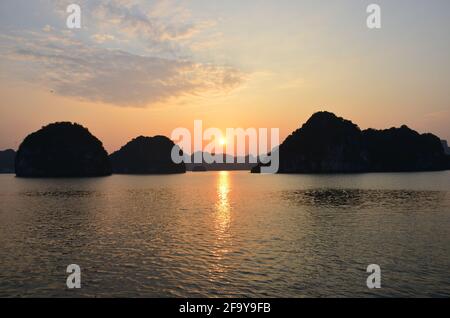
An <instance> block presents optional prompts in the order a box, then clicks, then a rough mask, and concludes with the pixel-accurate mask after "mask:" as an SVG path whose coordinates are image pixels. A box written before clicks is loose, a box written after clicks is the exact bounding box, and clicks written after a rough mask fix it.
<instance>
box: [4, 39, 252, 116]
mask: <svg viewBox="0 0 450 318" xmlns="http://www.w3.org/2000/svg"><path fill="white" fill-rule="evenodd" d="M7 42H10V45H7V46H6V47H7V49H8V50H7V52H5V50H4V48H5V47H4V46H3V48H2V50H1V51H0V54H1V53H3V54H2V55H3V56H4V58H7V59H9V60H10V61H12V62H17V63H19V62H23V63H27V64H28V65H31V66H32V67H33V68H34V72H33V73H32V74H30V73H27V74H22V79H23V80H26V81H30V82H34V83H35V82H40V83H41V84H43V85H45V86H47V87H48V88H49V89H51V90H54V91H55V93H57V94H60V95H63V96H70V97H75V98H78V99H82V100H88V101H96V102H97V101H99V102H105V103H110V104H115V105H119V106H134V107H145V106H150V105H152V104H155V103H157V102H161V101H165V100H168V99H170V98H173V97H180V96H185V95H202V94H217V93H220V94H221V93H227V92H229V91H230V90H232V89H234V88H236V87H237V86H239V85H240V84H241V83H242V81H243V80H244V75H243V74H242V73H241V72H240V71H239V70H237V69H234V68H231V67H226V66H217V65H210V64H202V63H196V62H193V61H189V60H181V59H167V58H160V57H152V56H140V55H136V54H131V53H128V52H125V51H122V50H114V49H107V48H103V47H100V46H92V45H86V44H84V43H82V42H81V41H78V40H76V39H73V38H70V37H67V35H62V34H58V33H51V34H50V35H49V34H48V32H47V33H45V34H42V33H27V34H26V35H25V36H18V35H16V36H9V37H5V36H4V37H2V43H3V44H5V43H7Z"/></svg>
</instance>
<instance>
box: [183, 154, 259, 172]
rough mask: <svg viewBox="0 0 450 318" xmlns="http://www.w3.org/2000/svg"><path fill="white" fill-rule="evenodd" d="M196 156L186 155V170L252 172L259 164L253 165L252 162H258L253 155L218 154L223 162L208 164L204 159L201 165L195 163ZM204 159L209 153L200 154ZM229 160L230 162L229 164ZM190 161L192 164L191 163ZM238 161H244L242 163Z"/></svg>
mask: <svg viewBox="0 0 450 318" xmlns="http://www.w3.org/2000/svg"><path fill="white" fill-rule="evenodd" d="M195 154H196V153H193V154H192V155H190V156H189V155H188V154H185V162H186V170H188V171H222V170H225V171H227V170H230V171H231V170H246V171H250V170H251V169H252V168H253V167H255V166H256V165H257V163H252V162H251V161H254V160H256V158H255V157H254V156H252V155H246V156H245V157H238V156H232V155H229V154H218V155H217V156H222V162H213V163H207V162H206V161H205V160H204V159H203V160H202V162H201V163H194V159H195ZM200 154H201V155H202V158H204V154H208V153H207V152H200ZM227 159H228V162H230V163H227ZM188 161H190V162H191V163H189V162H188ZM238 161H243V162H242V163H240V162H238Z"/></svg>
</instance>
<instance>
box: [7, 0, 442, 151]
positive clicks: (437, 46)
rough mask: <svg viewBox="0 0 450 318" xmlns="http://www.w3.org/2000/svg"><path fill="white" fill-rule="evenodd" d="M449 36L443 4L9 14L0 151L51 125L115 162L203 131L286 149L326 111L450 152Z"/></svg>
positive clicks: (143, 7) (51, 6)
mask: <svg viewBox="0 0 450 318" xmlns="http://www.w3.org/2000/svg"><path fill="white" fill-rule="evenodd" d="M71 3H76V4H78V5H80V7H81V29H69V28H67V26H66V19H67V17H68V16H69V14H68V13H67V12H66V7H67V6H68V5H69V4H71ZM371 3H376V4H378V5H380V8H381V23H382V24H381V29H369V28H367V25H366V19H367V16H368V13H367V12H366V8H367V6H368V5H369V4H371ZM448 30H450V1H448V0H430V1H425V0H421V1H417V0H396V1H392V0H371V1H363V0H340V1H336V0H324V1H315V0H308V1H306V0H305V1H301V0H295V1H294V0H291V1H288V0H277V1H275V0H271V1H264V0H246V1H237V0H227V1H223V0H192V1H176V0H161V1H145V0H111V1H106V0H104V1H101V0H70V1H65V0H33V1H30V0H1V1H0V149H6V148H13V149H17V148H18V146H19V145H20V143H21V141H22V140H23V138H24V137H26V136H27V135H28V134H29V133H31V132H33V131H36V130H38V129H39V128H41V127H42V126H44V125H46V124H48V123H51V122H56V121H72V122H78V123H80V124H82V125H84V126H85V127H87V128H89V130H90V131H91V132H92V133H93V134H94V135H95V136H97V137H98V138H99V139H100V140H102V141H103V144H104V146H105V148H106V149H107V150H108V151H109V152H112V151H115V150H117V149H119V148H120V147H121V146H123V145H124V144H125V143H126V142H128V141H129V140H131V139H132V138H134V137H137V136H139V135H145V136H153V135H166V136H170V135H171V132H172V130H173V129H175V128H177V127H186V128H188V129H192V128H193V122H194V120H196V119H199V120H202V121H203V126H204V127H205V128H207V127H217V128H219V129H222V130H223V131H225V129H226V128H250V127H253V128H280V137H281V140H283V139H284V138H285V137H286V136H287V135H289V134H290V133H291V132H292V131H293V130H295V129H297V128H298V127H300V126H301V125H302V124H303V123H304V122H305V121H306V120H307V119H308V118H309V117H310V116H311V115H312V114H313V113H314V112H316V111H319V110H328V111H331V112H334V113H335V114H337V115H338V116H342V117H344V118H347V119H350V120H352V121H353V122H354V123H356V124H358V125H359V126H360V127H361V128H362V129H365V128H369V127H372V128H380V129H381V128H390V127H393V126H396V127H398V126H400V125H402V124H406V125H408V126H410V127H411V128H413V129H416V130H418V131H419V132H432V133H434V134H436V135H438V136H439V137H441V138H442V139H449V140H450V124H449V123H450V89H449V87H450V85H449V84H450V60H449V58H448V57H449V56H450V38H449V36H448Z"/></svg>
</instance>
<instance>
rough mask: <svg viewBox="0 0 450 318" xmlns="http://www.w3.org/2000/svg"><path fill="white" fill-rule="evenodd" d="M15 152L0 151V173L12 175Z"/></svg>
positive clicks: (10, 150) (9, 150)
mask: <svg viewBox="0 0 450 318" xmlns="http://www.w3.org/2000/svg"><path fill="white" fill-rule="evenodd" d="M15 157H16V152H15V151H14V150H12V149H6V150H3V151H0V173H14V159H15Z"/></svg>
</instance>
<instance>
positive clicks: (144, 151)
mask: <svg viewBox="0 0 450 318" xmlns="http://www.w3.org/2000/svg"><path fill="white" fill-rule="evenodd" d="M173 146H174V143H173V141H172V140H170V139H169V138H167V137H164V136H155V137H143V136H140V137H137V138H135V139H133V140H132V141H130V142H129V143H127V144H126V145H125V146H123V147H122V148H121V149H120V150H118V151H116V152H114V153H112V154H111V155H110V160H111V164H112V168H113V172H114V173H118V174H171V173H185V172H186V167H185V164H184V163H180V164H176V163H174V162H173V161H172V157H171V152H172V147H173ZM180 154H181V155H182V151H181V150H180Z"/></svg>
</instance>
